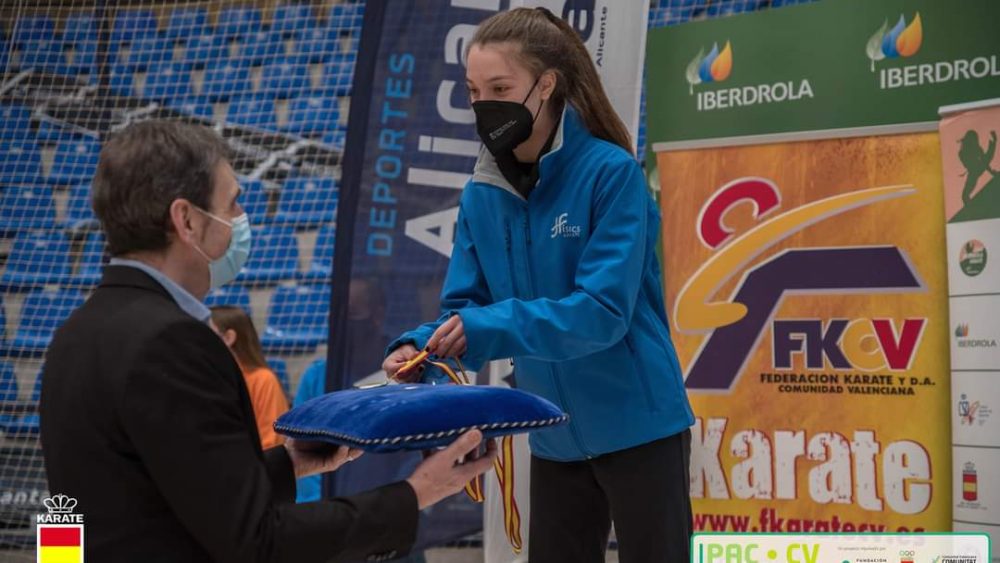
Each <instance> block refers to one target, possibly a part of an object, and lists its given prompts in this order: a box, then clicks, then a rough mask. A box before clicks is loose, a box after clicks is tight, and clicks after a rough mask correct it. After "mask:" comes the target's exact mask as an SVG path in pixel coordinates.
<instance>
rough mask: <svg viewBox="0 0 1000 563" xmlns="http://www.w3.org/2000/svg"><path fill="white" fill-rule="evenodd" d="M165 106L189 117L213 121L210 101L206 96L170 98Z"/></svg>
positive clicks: (212, 109) (213, 112) (213, 113)
mask: <svg viewBox="0 0 1000 563" xmlns="http://www.w3.org/2000/svg"><path fill="white" fill-rule="evenodd" d="M167 105H168V106H170V107H171V108H173V109H175V110H177V111H179V112H183V113H186V114H187V115H190V116H194V117H201V118H203V119H207V120H209V121H212V120H214V119H215V110H214V108H213V107H212V100H210V99H209V98H208V97H207V96H187V97H184V98H170V99H169V100H167Z"/></svg>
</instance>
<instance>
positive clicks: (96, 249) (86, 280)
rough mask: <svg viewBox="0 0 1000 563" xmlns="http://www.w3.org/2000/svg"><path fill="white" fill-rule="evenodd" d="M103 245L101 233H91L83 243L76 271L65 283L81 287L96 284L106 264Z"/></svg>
mask: <svg viewBox="0 0 1000 563" xmlns="http://www.w3.org/2000/svg"><path fill="white" fill-rule="evenodd" d="M105 247H106V244H105V243H104V236H103V235H102V234H101V233H91V234H90V235H89V236H88V237H87V241H86V242H85V243H84V244H83V251H82V252H81V254H80V262H79V264H77V267H76V273H74V274H73V275H72V276H70V278H69V279H68V280H66V282H65V285H66V286H69V287H75V288H81V289H90V288H93V287H94V286H96V285H97V284H98V282H100V281H101V275H102V274H103V273H104V266H105V265H106V264H107V260H106V258H107V255H106V253H105Z"/></svg>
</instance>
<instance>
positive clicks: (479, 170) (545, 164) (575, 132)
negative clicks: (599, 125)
mask: <svg viewBox="0 0 1000 563" xmlns="http://www.w3.org/2000/svg"><path fill="white" fill-rule="evenodd" d="M590 136H591V135H590V132H589V131H587V128H586V127H584V125H583V123H582V122H581V121H580V116H579V114H577V112H576V110H575V109H573V107H572V106H571V105H570V104H569V103H567V104H566V107H565V108H563V112H562V116H561V117H560V119H559V125H558V127H557V128H556V136H555V139H553V141H552V149H551V150H549V152H547V153H545V154H544V155H542V159H541V161H540V162H539V165H538V178H539V182H541V179H542V178H547V177H548V176H550V175H552V174H555V173H556V172H557V171H558V170H559V169H561V168H562V167H563V166H565V164H566V162H567V161H569V160H570V159H571V158H572V157H573V155H574V154H575V153H576V152H577V150H578V149H579V148H580V146H581V145H582V144H583V143H584V142H586V140H587V138H589V137H590ZM472 181H473V182H480V183H484V184H489V185H491V186H496V187H498V188H500V189H502V190H505V191H508V192H510V193H511V194H513V195H514V196H515V197H516V198H518V199H520V200H522V201H524V197H523V196H522V195H521V194H520V193H519V192H518V191H517V190H516V189H514V186H512V185H510V182H508V181H507V179H506V178H504V176H503V174H502V173H501V172H500V167H499V166H497V161H496V158H494V157H493V155H492V154H490V151H488V150H487V149H486V146H485V145H484V146H482V147H480V148H479V159H478V160H477V161H476V167H475V169H474V170H473V172H472Z"/></svg>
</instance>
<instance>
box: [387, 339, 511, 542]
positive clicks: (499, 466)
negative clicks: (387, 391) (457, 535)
mask: <svg viewBox="0 0 1000 563" xmlns="http://www.w3.org/2000/svg"><path fill="white" fill-rule="evenodd" d="M421 354H422V357H421V356H417V357H415V358H413V360H411V361H410V362H408V363H407V364H406V366H404V369H407V370H409V369H413V368H414V367H416V366H417V365H419V364H421V363H423V362H424V361H426V362H427V363H429V364H431V365H432V366H434V367H436V368H438V369H440V370H441V371H443V372H444V373H445V375H447V376H448V379H450V380H451V381H452V383H454V384H455V385H471V384H472V382H471V381H470V380H469V376H468V375H467V374H466V373H465V367H464V366H462V362H461V360H459V359H458V358H455V363H456V364H457V365H458V370H459V371H458V373H456V372H455V370H453V369H452V368H451V366H450V365H448V364H447V363H445V362H440V361H434V360H431V359H429V354H427V353H426V351H425V352H422V353H421ZM418 358H419V359H418ZM400 371H402V369H401V370H400ZM459 374H461V375H459ZM493 471H494V472H495V473H496V475H497V483H498V484H499V485H500V494H501V498H502V500H503V518H504V531H505V532H506V534H507V541H509V542H510V547H511V550H513V551H514V553H521V550H522V541H521V512H520V511H519V510H518V508H517V499H516V498H514V437H513V436H504V437H503V438H502V439H501V441H500V455H499V456H498V457H497V458H496V459H494V460H493ZM465 494H467V495H468V496H469V498H471V499H472V500H473V501H475V502H483V501H484V500H486V495H485V494H484V493H483V477H482V476H481V475H480V476H478V477H476V478H475V479H473V480H472V481H469V482H468V483H466V485H465Z"/></svg>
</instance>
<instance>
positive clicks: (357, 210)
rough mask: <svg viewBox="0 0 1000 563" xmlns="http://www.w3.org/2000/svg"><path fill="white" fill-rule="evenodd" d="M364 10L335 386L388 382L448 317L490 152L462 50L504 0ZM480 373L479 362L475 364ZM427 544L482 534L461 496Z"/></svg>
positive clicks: (393, 464)
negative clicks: (419, 340)
mask: <svg viewBox="0 0 1000 563" xmlns="http://www.w3.org/2000/svg"><path fill="white" fill-rule="evenodd" d="M455 4H461V5H465V6H474V5H477V4H478V5H484V6H483V8H472V7H456V6H452V3H450V2H445V1H421V2H409V1H402V0H400V1H392V0H389V1H370V2H368V3H367V5H366V7H365V21H364V28H363V33H362V39H361V46H360V50H359V56H358V61H357V65H356V67H355V76H354V81H353V88H354V89H353V92H352V94H351V111H350V119H349V125H348V134H347V143H346V149H345V154H344V164H343V173H342V177H341V190H340V195H341V199H340V208H339V211H338V216H337V254H336V257H335V262H334V275H333V296H332V304H331V308H330V311H331V317H330V343H329V344H330V345H329V352H328V354H329V356H328V362H327V366H328V373H327V389H328V390H331V391H332V390H336V389H344V388H348V387H350V386H352V385H354V384H356V383H358V382H359V381H361V380H364V379H365V378H366V377H369V376H371V377H373V378H375V379H381V378H383V377H384V375H382V374H381V373H380V368H381V363H382V357H383V351H384V350H385V347H386V346H387V345H388V343H389V342H390V341H391V340H392V339H393V338H395V337H396V336H397V335H399V334H400V333H401V332H403V331H405V330H407V329H410V328H412V327H414V326H416V325H417V324H419V323H421V322H424V321H426V320H428V319H433V318H436V317H437V316H438V311H439V300H438V298H439V293H440V291H441V285H442V283H443V281H444V275H445V271H446V269H447V265H448V257H449V256H450V254H451V246H452V241H453V236H452V235H453V230H454V223H455V219H456V217H457V215H458V207H457V206H458V200H459V196H460V194H461V188H462V187H463V186H464V185H465V182H466V180H467V179H468V177H469V174H470V172H471V171H472V168H473V166H474V164H475V157H476V155H477V154H478V151H479V142H478V139H477V138H476V133H475V127H474V116H473V113H472V110H471V109H470V107H469V103H468V94H467V92H466V88H465V67H464V66H463V64H462V53H463V51H464V49H465V44H466V42H467V41H469V40H470V39H471V38H472V34H473V33H474V32H475V29H476V25H477V24H478V23H479V22H480V21H482V20H483V19H485V18H486V17H488V16H490V15H491V14H492V13H495V12H496V11H497V9H499V8H500V6H499V2H496V1H494V2H478V3H476V2H455ZM470 367H472V366H470ZM419 461H420V456H419V455H418V454H415V453H398V454H386V455H375V454H367V455H365V456H363V457H361V458H360V459H358V461H356V462H354V463H352V464H351V465H350V466H349V467H343V468H341V469H340V470H338V471H337V472H336V473H335V474H332V475H331V476H330V477H329V478H328V479H327V486H326V487H325V493H326V496H340V495H347V494H353V493H357V492H360V491H363V490H367V489H371V488H373V487H376V486H379V485H382V484H386V483H389V482H392V481H397V480H400V479H405V478H406V477H408V476H409V475H410V473H411V472H412V470H413V469H414V467H415V466H416V465H417V463H419ZM423 518H424V521H422V522H421V526H420V534H421V536H420V538H419V540H418V543H419V544H420V545H424V546H426V545H431V544H435V543H440V542H443V541H447V540H450V539H454V538H457V537H461V536H464V535H467V534H469V533H471V532H474V531H476V530H478V529H480V528H481V526H482V511H481V507H480V506H479V505H476V504H475V503H473V502H471V501H470V500H469V499H467V498H466V497H465V496H464V495H456V496H454V497H452V498H451V499H449V500H448V501H445V502H442V503H440V504H438V505H436V506H434V507H432V508H431V509H429V510H427V511H425V513H424V515H423Z"/></svg>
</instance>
